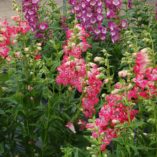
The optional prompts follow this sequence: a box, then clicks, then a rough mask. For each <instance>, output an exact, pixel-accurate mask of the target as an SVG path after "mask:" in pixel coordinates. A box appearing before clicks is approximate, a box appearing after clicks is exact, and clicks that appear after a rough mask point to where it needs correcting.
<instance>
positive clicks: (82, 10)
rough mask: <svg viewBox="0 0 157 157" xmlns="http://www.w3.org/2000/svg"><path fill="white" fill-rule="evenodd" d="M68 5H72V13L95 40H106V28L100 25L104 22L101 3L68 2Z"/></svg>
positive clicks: (96, 1)
mask: <svg viewBox="0 0 157 157" xmlns="http://www.w3.org/2000/svg"><path fill="white" fill-rule="evenodd" d="M69 3H70V4H71V5H72V7H73V13H75V14H76V17H77V18H78V19H79V20H80V22H81V25H82V26H83V27H84V28H85V29H86V30H87V31H89V32H90V33H92V34H94V36H95V38H99V39H101V40H104V39H105V38H106V28H105V27H104V26H103V25H102V22H103V20H104V16H103V6H102V5H103V3H102V1H101V0H95V1H94V0H92V1H85V0H80V1H75V0H69Z"/></svg>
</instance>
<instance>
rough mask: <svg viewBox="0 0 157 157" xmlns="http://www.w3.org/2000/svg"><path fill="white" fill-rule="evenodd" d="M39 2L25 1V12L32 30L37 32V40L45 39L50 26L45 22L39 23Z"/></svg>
mask: <svg viewBox="0 0 157 157" xmlns="http://www.w3.org/2000/svg"><path fill="white" fill-rule="evenodd" d="M39 2H40V0H23V1H22V6H23V12H24V15H25V18H26V19H27V21H28V23H29V25H30V27H31V29H32V31H33V32H35V37H36V38H44V36H45V31H46V30H47V29H48V24H47V23H45V22H41V23H40V22H39V15H38V9H39Z"/></svg>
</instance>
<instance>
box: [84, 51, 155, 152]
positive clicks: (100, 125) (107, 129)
mask: <svg viewBox="0 0 157 157" xmlns="http://www.w3.org/2000/svg"><path fill="white" fill-rule="evenodd" d="M135 56H136V59H135V66H134V68H133V72H134V74H135V78H133V79H132V83H131V84H130V83H129V85H126V84H122V83H116V84H115V89H114V90H113V91H112V93H111V94H110V95H108V96H106V103H105V105H104V106H103V107H102V108H101V110H100V112H99V118H97V119H96V120H95V122H94V123H88V124H87V126H86V127H87V128H88V129H90V130H91V131H92V136H93V138H96V139H97V138H101V142H102V144H101V150H102V151H104V150H105V149H106V146H107V145H109V144H110V142H111V141H112V139H113V138H116V137H117V136H119V135H120V131H119V130H118V129H117V128H116V125H117V124H123V123H126V122H128V123H130V122H131V121H132V120H133V119H134V118H135V116H136V114H137V113H138V111H137V110H134V109H133V105H125V103H126V102H127V103H128V104H129V103H130V104H134V102H136V103H138V99H139V98H140V97H142V98H144V99H148V98H152V97H153V96H157V87H156V83H157V82H156V81H157V68H152V67H149V66H150V59H149V56H148V53H147V49H143V50H141V51H140V52H138V53H137V54H136V55H135ZM127 75H129V73H128V72H127V71H126V70H123V71H121V72H119V76H120V77H122V78H123V77H127ZM135 100H136V101H135Z"/></svg>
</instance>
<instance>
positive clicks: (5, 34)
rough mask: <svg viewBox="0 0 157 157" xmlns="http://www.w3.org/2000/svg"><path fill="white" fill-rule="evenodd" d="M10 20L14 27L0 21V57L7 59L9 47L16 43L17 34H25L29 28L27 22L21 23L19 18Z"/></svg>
mask: <svg viewBox="0 0 157 157" xmlns="http://www.w3.org/2000/svg"><path fill="white" fill-rule="evenodd" d="M12 19H13V20H14V21H15V22H16V23H17V25H16V26H11V25H9V23H8V22H7V21H6V20H5V21H0V56H1V57H2V58H6V59H7V58H8V57H9V56H8V55H9V51H10V46H11V45H14V44H15V43H16V37H17V35H18V34H23V35H24V34H26V33H27V32H28V31H29V30H30V27H29V25H28V23H27V21H21V19H20V17H19V16H14V17H12Z"/></svg>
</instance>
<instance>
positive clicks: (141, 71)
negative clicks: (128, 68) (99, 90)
mask: <svg viewBox="0 0 157 157" xmlns="http://www.w3.org/2000/svg"><path fill="white" fill-rule="evenodd" d="M146 51H147V49H143V50H141V51H140V52H138V53H137V55H136V61H135V63H136V64H135V66H134V73H135V78H134V79H133V82H134V83H135V85H134V87H133V89H132V90H130V91H129V93H128V98H129V99H137V98H138V97H143V98H145V99H147V98H150V97H152V96H156V95H157V88H156V85H155V84H156V81H157V68H152V67H149V66H150V59H149V56H148V54H147V52H146Z"/></svg>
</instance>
